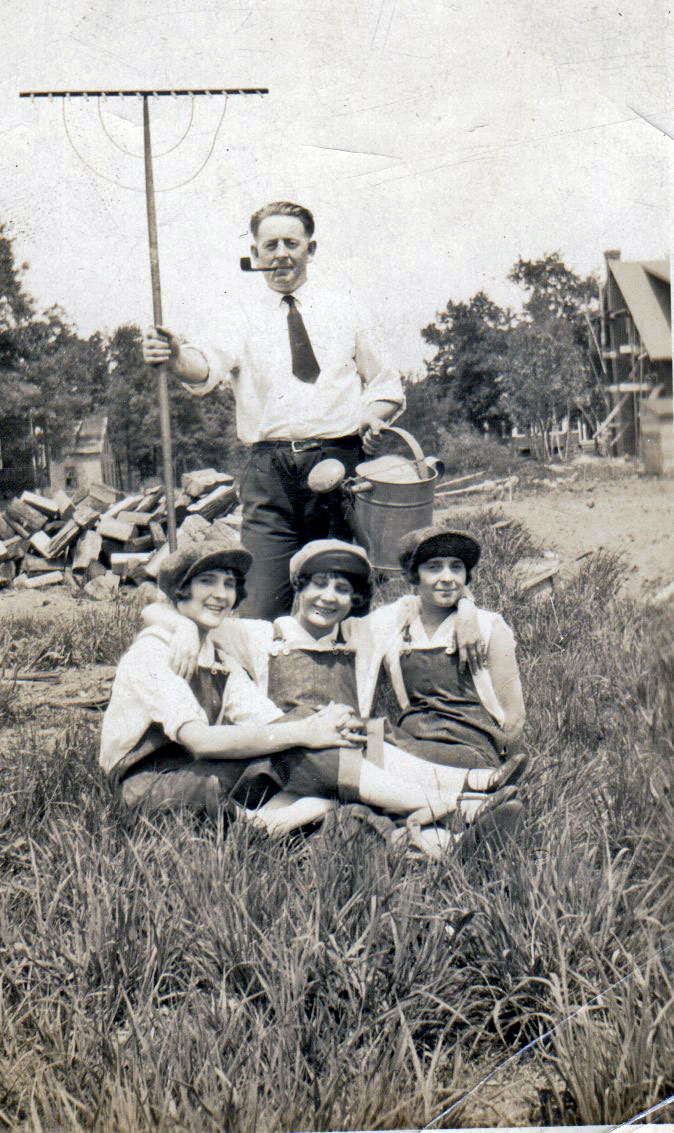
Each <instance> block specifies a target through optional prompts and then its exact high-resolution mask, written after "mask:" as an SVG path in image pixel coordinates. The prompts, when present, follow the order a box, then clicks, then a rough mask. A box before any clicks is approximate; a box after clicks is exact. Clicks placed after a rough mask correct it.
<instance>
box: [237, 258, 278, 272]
mask: <svg viewBox="0 0 674 1133" xmlns="http://www.w3.org/2000/svg"><path fill="white" fill-rule="evenodd" d="M239 267H240V268H241V271H276V268H254V267H253V265H252V263H251V259H250V256H242V257H241V259H240V260H239Z"/></svg>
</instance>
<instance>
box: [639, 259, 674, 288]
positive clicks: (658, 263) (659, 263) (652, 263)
mask: <svg viewBox="0 0 674 1133" xmlns="http://www.w3.org/2000/svg"><path fill="white" fill-rule="evenodd" d="M641 266H642V268H644V269H645V270H646V271H647V272H648V274H649V275H654V276H655V277H656V279H661V280H662V281H663V283H669V281H670V273H669V260H642V262H641Z"/></svg>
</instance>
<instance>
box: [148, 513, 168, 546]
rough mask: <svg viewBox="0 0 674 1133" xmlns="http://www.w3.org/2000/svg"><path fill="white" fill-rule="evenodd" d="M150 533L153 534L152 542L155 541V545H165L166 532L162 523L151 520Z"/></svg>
mask: <svg viewBox="0 0 674 1133" xmlns="http://www.w3.org/2000/svg"><path fill="white" fill-rule="evenodd" d="M150 535H151V536H152V542H153V543H154V545H155V547H163V546H164V543H165V542H166V533H165V532H164V528H163V527H162V525H161V523H157V521H156V520H154V519H153V520H151V521H150Z"/></svg>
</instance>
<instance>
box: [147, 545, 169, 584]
mask: <svg viewBox="0 0 674 1133" xmlns="http://www.w3.org/2000/svg"><path fill="white" fill-rule="evenodd" d="M170 553H171V552H170V551H169V545H168V543H164V546H163V547H160V548H159V550H158V551H155V553H154V554H153V555H151V556H150V558H149V559H148V560H147V562H146V563H145V573H146V575H147V577H148V578H152V579H156V578H157V576H158V574H159V568H160V566H161V564H162V563H163V562H164V561H165V559H167V558H168V557H169V555H170Z"/></svg>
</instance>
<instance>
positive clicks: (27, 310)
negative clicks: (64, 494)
mask: <svg viewBox="0 0 674 1133" xmlns="http://www.w3.org/2000/svg"><path fill="white" fill-rule="evenodd" d="M25 267H26V265H25V264H24V265H22V266H21V267H17V266H16V263H15V260H14V252H13V248H12V240H11V239H10V237H9V236H8V235H6V229H4V228H2V227H0V395H1V396H2V407H3V412H2V421H1V425H0V439H1V440H2V445H3V463H4V465H5V467H6V469H7V470H8V472H11V471H12V470H13V472H12V475H11V476H5V477H4V479H5V481H6V483H5V484H4V486H5V487H8V488H11V490H16V489H17V488H20V487H22V486H25V483H26V482H28V483H30V484H31V485H36V484H37V485H38V486H44V485H45V482H46V480H47V479H48V461H49V456H50V454H53V453H54V452H55V451H56V450H58V449H59V448H60V447H61V445H62V444H63V442H64V441H65V439H66V437H67V436H68V435H69V433H70V432H71V430H72V428H73V426H74V424H75V422H76V421H77V420H78V418H81V417H82V416H84V415H85V414H86V413H91V412H92V411H93V410H94V409H96V408H98V407H100V406H101V405H102V404H103V403H104V402H105V399H106V397H107V374H108V364H107V356H106V347H105V342H104V340H103V338H102V337H101V335H99V334H94V335H92V336H91V337H90V338H88V339H82V338H80V336H79V335H78V334H77V333H76V331H75V330H74V328H73V327H72V326H71V325H70V324H69V323H68V321H67V319H66V316H65V314H64V312H63V311H62V310H61V309H60V308H59V307H56V306H54V307H51V308H50V309H49V310H48V311H45V312H40V313H39V312H37V311H36V308H35V303H34V300H33V299H32V298H31V296H30V295H28V294H27V292H26V290H25V288H24V285H23V281H22V278H21V277H22V274H23V272H24V270H25ZM42 454H44V455H45V457H46V460H45V461H44V462H42V460H41V456H42ZM22 480H23V482H22Z"/></svg>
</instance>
